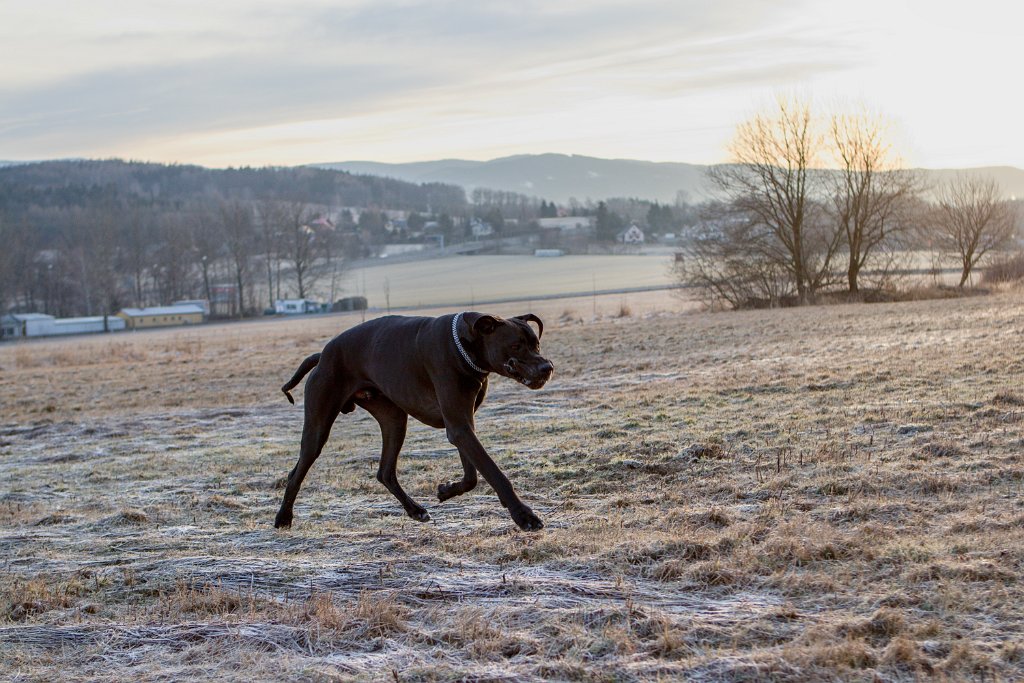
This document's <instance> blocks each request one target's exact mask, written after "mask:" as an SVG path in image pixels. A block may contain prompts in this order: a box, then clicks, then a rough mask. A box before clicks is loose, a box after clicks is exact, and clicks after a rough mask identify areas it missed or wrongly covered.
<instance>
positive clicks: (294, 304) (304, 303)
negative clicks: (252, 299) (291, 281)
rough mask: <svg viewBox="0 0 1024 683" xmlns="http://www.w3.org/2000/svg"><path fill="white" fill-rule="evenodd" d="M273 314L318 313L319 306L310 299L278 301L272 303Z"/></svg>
mask: <svg viewBox="0 0 1024 683" xmlns="http://www.w3.org/2000/svg"><path fill="white" fill-rule="evenodd" d="M274 312H275V313H277V314H278V315H300V314H302V313H319V312H320V304H318V303H317V302H315V301H313V300H312V299H278V300H277V301H275V302H274Z"/></svg>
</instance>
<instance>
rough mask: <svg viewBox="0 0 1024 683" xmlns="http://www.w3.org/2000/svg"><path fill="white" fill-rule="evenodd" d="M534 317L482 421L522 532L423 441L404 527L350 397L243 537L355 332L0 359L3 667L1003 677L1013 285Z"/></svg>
mask: <svg viewBox="0 0 1024 683" xmlns="http://www.w3.org/2000/svg"><path fill="white" fill-rule="evenodd" d="M369 270H370V269H368V272H369ZM583 279H584V280H585V279H587V278H583ZM391 284H392V287H393V290H392V291H395V292H397V291H398V287H397V284H398V283H397V282H392V283H391ZM583 289H584V290H585V289H586V287H585V286H584V288H583ZM562 291H565V290H562ZM474 294H475V295H476V296H477V298H479V299H483V298H485V297H486V295H485V294H484V293H482V292H481V293H479V294H477V293H476V292H474ZM393 303H394V302H393ZM394 305H397V304H394ZM526 305H527V304H525V303H524V304H502V305H498V306H493V307H488V308H489V310H494V311H495V312H498V313H501V314H506V315H507V314H515V313H522V312H525V307H526ZM532 308H533V309H534V310H535V311H536V312H538V313H539V314H540V315H541V316H542V317H543V318H544V319H545V323H546V331H545V335H544V340H543V343H544V350H545V354H546V355H547V356H549V357H550V358H551V359H552V360H553V362H554V363H555V366H556V374H555V377H554V378H553V380H552V381H551V383H550V384H549V385H548V386H547V387H546V388H545V389H543V390H541V391H539V392H529V391H527V390H525V389H523V388H522V387H520V386H518V385H515V384H514V383H512V382H511V381H508V380H505V379H500V378H498V379H495V380H494V381H493V384H492V389H491V395H490V396H489V397H488V400H487V402H486V403H485V404H484V406H483V407H482V408H481V410H480V412H479V414H478V419H477V423H478V431H479V433H480V436H481V440H482V441H483V443H484V444H485V445H486V446H487V447H488V448H489V450H490V452H491V453H492V455H493V456H494V457H495V459H496V460H497V461H498V462H499V464H500V465H501V466H502V467H503V468H504V470H505V472H506V473H507V474H508V475H509V478H510V479H511V480H512V482H513V483H514V484H515V485H516V487H517V489H518V491H519V492H520V494H521V496H522V497H523V499H524V501H525V502H527V503H528V504H529V505H531V506H532V507H533V509H534V511H535V512H537V513H538V514H539V516H540V517H541V518H542V519H543V520H544V521H545V524H546V526H545V529H544V530H543V531H541V532H538V533H535V534H524V533H521V532H519V531H518V530H516V529H515V528H514V525H513V524H512V523H511V521H510V520H509V518H508V516H507V514H506V513H505V511H504V510H503V509H502V508H501V506H500V504H499V503H498V502H497V499H496V498H495V496H494V495H493V492H492V491H491V490H490V488H489V487H488V486H486V485H485V484H483V483H481V485H480V487H478V489H477V490H475V491H473V492H471V493H469V494H467V495H465V496H462V497H460V498H456V499H453V500H451V501H448V502H445V503H443V504H439V503H437V501H436V499H435V498H434V497H433V493H432V492H433V491H434V490H435V489H436V485H437V484H438V483H439V482H442V481H448V480H450V479H452V478H453V476H455V475H457V474H458V473H459V472H460V466H459V462H458V456H457V455H456V454H455V452H454V450H453V448H452V447H451V446H449V444H448V443H447V442H446V441H445V438H444V435H443V433H442V432H439V431H437V430H432V429H428V428H426V427H423V426H417V425H410V430H409V435H408V438H407V441H406V446H405V450H404V452H403V455H402V457H401V458H400V460H399V477H400V479H401V481H402V483H403V485H404V487H405V488H406V490H407V491H409V493H410V494H411V495H412V496H413V497H415V498H417V499H418V500H419V502H421V503H422V504H424V505H425V506H426V507H427V508H428V510H429V511H430V514H431V517H432V521H431V522H429V523H426V524H422V523H418V522H415V521H413V520H411V519H409V518H407V517H405V516H404V514H403V513H402V510H401V508H400V506H399V505H398V504H397V502H396V501H395V500H394V498H393V497H392V496H391V495H390V494H389V493H388V492H387V491H386V490H385V489H384V488H383V486H381V485H380V484H378V483H377V481H376V480H375V478H374V473H375V471H376V457H377V453H378V449H379V447H380V444H379V432H378V429H377V426H376V423H374V422H373V420H372V419H371V418H370V417H369V416H368V415H366V414H365V413H363V412H361V411H357V412H356V413H354V414H352V415H348V416H342V417H341V418H339V420H338V422H337V424H336V426H335V429H334V431H333V432H332V436H331V440H330V441H329V442H328V444H327V447H326V448H325V450H324V455H323V456H321V458H320V460H319V461H318V462H317V463H316V465H315V466H314V468H313V470H312V471H311V473H310V475H309V477H308V478H307V480H306V484H305V486H304V488H303V490H302V492H301V493H300V495H299V498H298V502H297V504H296V508H295V513H296V520H295V526H294V527H293V528H292V529H291V530H289V531H278V530H275V529H274V528H273V526H272V521H273V517H274V513H275V512H276V509H277V505H278V503H279V501H280V496H281V494H282V480H283V477H284V475H285V474H286V473H287V472H288V470H289V469H290V468H291V467H292V465H293V464H294V460H295V457H296V453H297V444H298V438H299V432H300V429H301V410H300V409H299V408H298V407H295V406H291V405H289V404H288V403H287V402H286V401H285V400H284V398H283V397H282V396H281V394H280V392H279V390H278V387H279V386H280V385H281V383H282V382H283V381H284V380H285V379H287V377H288V376H290V375H291V373H292V372H293V371H294V369H295V367H296V366H297V364H298V362H299V361H300V360H301V359H302V358H303V357H305V356H306V355H308V354H309V353H311V352H313V351H315V350H319V348H320V347H321V346H322V344H323V343H324V342H325V341H326V340H327V339H329V338H330V337H331V336H333V335H334V334H336V333H337V332H338V331H340V330H341V329H343V328H344V327H346V326H348V325H352V324H355V323H357V322H358V321H359V319H360V318H359V316H353V315H348V316H329V317H316V318H307V319H296V320H288V321H284V322H254V323H247V324H240V325H223V326H210V327H206V328H190V329H187V330H162V331H152V332H143V333H135V334H124V335H120V336H104V337H92V338H83V339H76V340H43V341H37V342H31V343H19V344H5V345H3V346H0V482H2V483H0V522H2V526H0V548H2V555H0V556H2V558H3V559H2V560H0V561H2V563H3V571H2V572H0V672H3V677H4V678H6V679H9V680H18V681H22V680H24V681H30V680H41V681H42V680H46V681H50V680H60V679H63V680H116V679H124V678H133V679H135V680H138V681H148V680H172V679H182V678H186V677H193V678H200V679H207V678H214V677H216V678H220V679H227V680H245V681H249V680H272V679H284V680H325V681H333V680H382V679H388V680H399V681H433V680H453V679H463V678H465V679H469V680H547V679H561V680H658V679H662V680H675V679H678V678H680V677H686V678H689V679H694V680H762V679H766V678H771V679H774V680H830V679H831V680H851V679H853V680H873V679H874V678H875V677H876V676H880V677H881V678H883V679H886V680H913V679H915V678H920V677H925V676H935V677H939V678H943V677H944V678H947V679H965V678H968V679H970V678H973V679H979V680H980V679H984V680H1016V679H1020V678H1021V677H1024V646H1022V645H1021V634H1022V633H1024V600H1022V599H1021V597H1022V595H1021V572H1022V569H1024V550H1022V549H1024V497H1022V496H1024V462H1022V461H1021V456H1020V454H1021V451H1022V449H1024V389H1022V387H1024V352H1022V350H1021V339H1022V338H1024V292H1022V291H1021V290H1020V289H1017V290H1009V291H1004V292H1001V293H997V294H994V295H992V296H985V297H970V298H962V299H947V300H941V301H921V302H912V303H901V304H878V305H848V306H821V307H809V308H803V309H789V310H782V311H750V312H742V313H730V314H709V313H700V312H695V311H693V310H692V306H691V305H688V304H686V303H685V302H681V301H678V300H675V299H672V298H671V297H669V296H668V295H667V294H665V293H648V294H630V295H628V296H625V295H615V296H609V297H582V298H579V299H575V300H565V301H544V302H542V303H540V304H537V303H535V304H533V305H532ZM437 312H438V313H440V311H437ZM298 395H301V392H300V393H299V394H298ZM298 395H297V396H298Z"/></svg>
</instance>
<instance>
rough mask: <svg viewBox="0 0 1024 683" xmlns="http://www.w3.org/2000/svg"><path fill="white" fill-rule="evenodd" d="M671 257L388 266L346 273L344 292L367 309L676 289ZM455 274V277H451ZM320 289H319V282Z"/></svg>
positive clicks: (482, 259) (472, 259) (473, 259)
mask: <svg viewBox="0 0 1024 683" xmlns="http://www.w3.org/2000/svg"><path fill="white" fill-rule="evenodd" d="M671 260H672V259H671V256H669V255H668V254H666V253H665V252H664V250H662V251H661V252H655V253H652V254H650V255H616V256H562V257H558V258H538V257H534V256H450V257H446V258H438V259H427V260H422V261H413V262H411V263H397V264H391V263H386V262H385V261H386V260H384V259H381V261H382V263H381V264H380V265H375V266H373V267H370V268H358V269H355V270H352V271H350V272H348V273H347V274H346V279H345V281H344V283H343V286H344V288H345V291H346V292H349V293H352V292H358V293H360V294H365V296H366V297H367V298H368V299H369V300H370V305H371V306H376V307H383V306H384V305H385V294H384V293H385V289H387V291H388V296H389V297H390V302H391V306H421V305H439V304H449V303H456V302H464V303H467V304H471V303H472V302H474V301H499V300H507V299H509V298H519V299H522V300H523V301H527V300H529V299H530V298H541V297H545V296H548V295H550V294H551V293H559V294H567V293H577V294H579V293H589V292H592V291H594V290H617V289H635V288H640V287H648V288H652V287H667V286H669V285H672V284H674V281H673V278H672V275H671V273H670V271H669V266H670V265H671ZM453 272H458V278H453V277H452V273H453ZM320 289H321V290H322V289H323V283H321V286H320Z"/></svg>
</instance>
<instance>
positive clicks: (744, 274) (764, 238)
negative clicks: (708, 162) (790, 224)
mask: <svg viewBox="0 0 1024 683" xmlns="http://www.w3.org/2000/svg"><path fill="white" fill-rule="evenodd" d="M702 217H703V222H702V224H701V226H702V229H701V230H700V231H698V232H697V234H695V235H694V236H693V239H691V240H690V241H689V243H688V245H687V246H686V247H685V248H684V249H683V250H681V251H680V252H679V253H678V254H677V257H676V260H675V262H674V263H673V272H674V274H675V275H676V277H677V278H678V279H679V280H680V281H681V282H683V283H685V284H688V285H690V286H693V287H697V288H698V289H699V290H700V291H701V292H703V293H704V295H705V297H706V298H707V300H708V303H709V304H711V305H713V306H715V305H718V304H720V303H722V302H725V303H726V304H728V305H729V306H730V307H731V308H734V309H742V308H762V307H765V306H768V307H771V308H775V307H778V306H783V305H787V304H790V303H791V302H792V299H793V296H794V294H795V288H794V282H793V279H792V277H791V273H790V271H789V269H788V268H787V267H786V265H785V263H784V261H783V260H782V259H780V258H779V252H778V242H777V238H776V236H775V235H774V233H773V232H772V231H771V230H769V229H768V228H766V226H764V225H763V224H761V223H758V222H757V221H752V220H749V219H747V218H745V217H743V216H737V215H736V213H735V210H734V209H733V208H731V207H729V206H727V205H724V204H721V203H712V204H709V205H707V206H706V207H705V208H704V213H703V216H702Z"/></svg>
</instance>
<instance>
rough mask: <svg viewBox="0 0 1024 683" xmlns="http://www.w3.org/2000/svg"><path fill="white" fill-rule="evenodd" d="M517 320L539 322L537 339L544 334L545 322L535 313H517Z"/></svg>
mask: <svg viewBox="0 0 1024 683" xmlns="http://www.w3.org/2000/svg"><path fill="white" fill-rule="evenodd" d="M515 319H516V320H522V321H523V322H532V323H537V339H540V338H541V337H542V336H544V323H543V321H541V319H540V318H538V317H537V316H535V315H534V314H533V313H527V314H526V315H517V316H516V318H515Z"/></svg>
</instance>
